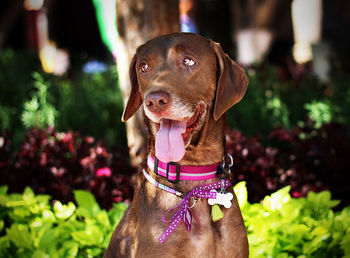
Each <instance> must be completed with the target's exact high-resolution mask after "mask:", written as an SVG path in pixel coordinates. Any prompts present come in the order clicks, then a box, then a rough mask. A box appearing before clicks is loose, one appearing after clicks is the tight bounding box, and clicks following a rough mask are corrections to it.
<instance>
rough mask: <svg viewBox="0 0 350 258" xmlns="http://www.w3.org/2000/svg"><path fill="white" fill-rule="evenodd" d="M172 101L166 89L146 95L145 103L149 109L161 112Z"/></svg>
mask: <svg viewBox="0 0 350 258" xmlns="http://www.w3.org/2000/svg"><path fill="white" fill-rule="evenodd" d="M169 102H170V95H169V93H167V92H164V91H156V92H150V93H148V94H147V95H146V97H145V104H146V107H147V108H148V109H149V111H151V112H153V113H158V114H160V113H161V112H162V111H164V110H165V109H166V108H167V107H168V106H169Z"/></svg>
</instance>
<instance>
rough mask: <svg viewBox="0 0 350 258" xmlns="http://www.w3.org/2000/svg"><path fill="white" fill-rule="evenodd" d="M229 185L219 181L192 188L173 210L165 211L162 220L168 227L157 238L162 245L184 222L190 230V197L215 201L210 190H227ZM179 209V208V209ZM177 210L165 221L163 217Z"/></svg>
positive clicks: (228, 181) (225, 181) (226, 180)
mask: <svg viewBox="0 0 350 258" xmlns="http://www.w3.org/2000/svg"><path fill="white" fill-rule="evenodd" d="M230 185H231V182H230V180H229V179H225V180H221V181H219V182H215V183H211V184H206V185H200V186H197V187H196V188H194V189H193V190H192V191H191V192H189V193H188V194H187V195H186V196H185V198H184V199H183V200H182V201H181V202H180V203H179V204H178V205H177V206H175V207H174V208H171V209H169V210H167V211H166V212H165V213H164V214H163V215H162V220H163V222H165V223H169V225H168V227H167V228H166V229H165V231H164V232H163V234H162V235H161V236H160V237H159V238H158V240H159V241H160V242H161V243H162V244H163V243H164V242H165V241H166V240H167V239H168V238H169V236H170V235H171V233H173V232H174V230H175V228H176V227H177V225H178V224H179V223H180V222H181V221H184V222H185V224H186V225H187V230H188V231H190V230H191V222H192V214H191V211H190V205H189V201H190V198H192V197H197V198H205V199H215V198H216V192H211V191H210V190H215V189H220V188H227V187H229V186H230ZM179 207H180V208H179ZM175 209H178V211H177V212H176V213H175V214H174V216H173V217H172V218H171V219H170V220H168V221H167V220H165V219H164V216H165V215H166V214H167V213H168V212H170V211H172V210H175Z"/></svg>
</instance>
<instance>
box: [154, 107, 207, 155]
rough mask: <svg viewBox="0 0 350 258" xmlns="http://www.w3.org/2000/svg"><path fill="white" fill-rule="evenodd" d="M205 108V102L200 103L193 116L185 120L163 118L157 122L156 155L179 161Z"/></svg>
mask: <svg viewBox="0 0 350 258" xmlns="http://www.w3.org/2000/svg"><path fill="white" fill-rule="evenodd" d="M204 110H205V106H204V104H203V103H200V104H199V105H198V107H197V109H196V111H195V113H194V115H193V116H192V117H190V118H189V119H184V120H181V121H179V120H171V119H165V118H162V119H161V120H160V123H159V124H156V127H157V129H158V132H157V134H156V141H155V151H156V157H157V158H158V159H159V160H161V161H163V162H171V161H173V162H177V161H179V160H181V159H182V158H183V156H184V155H185V147H186V145H187V144H188V143H189V140H190V139H189V138H190V137H189V135H190V134H191V132H193V131H194V130H195V129H196V128H197V127H198V125H199V123H200V120H201V117H202V114H203V112H204Z"/></svg>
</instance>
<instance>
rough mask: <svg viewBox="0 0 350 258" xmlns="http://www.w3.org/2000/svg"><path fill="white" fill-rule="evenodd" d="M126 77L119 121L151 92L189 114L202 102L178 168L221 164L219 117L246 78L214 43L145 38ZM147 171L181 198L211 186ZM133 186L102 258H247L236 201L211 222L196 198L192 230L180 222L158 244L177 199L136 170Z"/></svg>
mask: <svg viewBox="0 0 350 258" xmlns="http://www.w3.org/2000/svg"><path fill="white" fill-rule="evenodd" d="M186 56H191V58H193V59H194V60H195V61H196V66H194V67H193V68H190V69H189V68H188V67H184V66H183V64H182V63H181V62H182V60H183V58H184V57H186ZM179 60H180V61H179ZM143 62H147V64H148V67H149V72H147V74H143V73H141V72H140V69H139V67H140V65H142V63H143ZM130 79H131V83H132V90H131V95H130V99H129V101H128V103H127V106H126V108H125V111H124V114H123V118H122V119H123V120H124V121H126V120H128V119H129V118H130V117H131V116H132V115H133V114H134V113H135V112H136V111H137V109H139V108H140V106H142V103H143V101H144V98H145V96H147V94H149V93H150V92H155V91H162V92H167V93H170V94H171V96H176V97H177V98H179V99H180V100H181V103H183V104H184V105H186V107H188V108H189V109H190V110H193V111H194V110H195V109H196V108H197V103H199V102H202V103H205V113H204V115H203V119H202V120H201V123H200V125H199V126H198V128H197V129H196V130H194V131H193V132H192V133H191V134H190V136H189V143H188V144H187V146H186V152H185V155H184V157H183V158H182V159H181V160H180V161H179V162H178V163H179V164H180V165H192V166H195V165H209V164H213V163H215V162H219V161H220V160H222V158H223V156H224V127H225V122H226V115H225V112H226V111H227V109H229V108H230V107H231V106H233V105H234V104H236V103H237V102H238V101H240V99H241V98H242V97H243V95H244V93H245V90H246V88H247V84H248V79H247V76H246V75H245V73H244V71H243V70H242V69H241V68H240V67H239V66H238V65H237V64H236V63H235V62H233V61H232V60H231V59H230V58H229V57H228V56H227V55H226V54H224V52H223V51H222V49H221V47H220V45H219V44H217V43H215V42H213V41H211V40H207V39H205V38H203V37H201V36H198V35H195V34H188V33H174V34H169V35H165V36H162V37H158V38H156V39H153V40H150V41H148V42H147V43H145V44H144V45H142V46H140V47H139V48H138V49H137V52H136V54H135V56H134V58H133V60H132V62H131V64H130ZM169 105H172V102H171V103H169ZM142 108H144V106H142ZM145 117H146V118H145V123H146V125H147V127H148V129H149V131H150V135H151V137H150V150H149V154H150V155H154V154H155V146H154V145H155V134H156V132H157V126H156V123H155V122H154V121H152V120H151V119H150V118H148V117H147V114H146V116H145ZM148 173H150V174H151V175H152V177H153V178H155V179H156V180H157V181H159V182H161V183H163V184H165V185H167V186H169V187H172V188H174V189H176V190H178V191H181V192H184V193H188V192H189V191H191V190H192V189H193V188H195V187H196V186H198V185H202V184H207V183H211V182H214V181H218V179H211V180H205V181H180V182H178V183H176V184H172V183H170V182H168V181H167V180H166V179H165V178H164V177H161V176H157V175H155V174H154V173H153V172H152V171H151V170H149V169H148ZM134 187H135V194H134V199H133V202H132V204H131V205H130V206H129V208H128V210H127V211H126V212H125V214H124V217H123V219H122V220H121V222H120V223H119V225H118V226H117V228H116V230H115V232H114V234H113V236H112V239H111V242H110V245H109V247H108V249H107V251H106V253H105V257H215V258H217V257H248V241H247V234H246V229H245V227H244V224H243V219H242V215H241V212H240V209H239V206H238V203H237V199H236V197H234V199H233V205H232V207H231V208H229V209H226V208H222V210H223V212H224V218H223V219H221V220H219V221H217V222H213V221H212V220H211V215H210V213H211V208H210V206H209V204H208V203H207V201H206V200H203V199H202V200H200V201H198V202H197V203H196V204H195V206H194V207H193V208H192V210H191V212H192V215H193V221H192V229H191V231H190V232H188V231H187V229H186V226H185V223H180V224H179V225H178V227H177V228H176V229H175V231H174V233H172V234H171V236H170V237H169V239H168V240H167V241H166V242H165V243H164V244H161V243H160V242H159V241H158V237H159V236H160V235H161V234H162V232H163V231H164V230H165V228H166V227H167V224H166V223H163V222H162V220H161V216H162V214H163V213H165V212H166V211H167V210H168V209H170V208H173V207H175V206H176V205H177V204H178V203H179V202H181V199H180V198H179V197H177V196H175V195H173V194H170V193H168V192H165V191H163V190H161V189H159V188H156V187H154V186H153V185H151V184H150V183H149V182H148V181H147V180H146V179H145V178H144V177H143V175H142V173H141V172H140V173H139V174H138V175H137V176H136V184H135V186H134ZM230 192H232V187H230Z"/></svg>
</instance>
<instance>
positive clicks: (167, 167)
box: [157, 162, 180, 184]
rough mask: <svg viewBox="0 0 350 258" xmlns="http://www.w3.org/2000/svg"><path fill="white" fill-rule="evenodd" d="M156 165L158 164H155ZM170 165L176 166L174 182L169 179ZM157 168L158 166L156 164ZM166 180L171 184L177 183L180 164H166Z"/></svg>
mask: <svg viewBox="0 0 350 258" xmlns="http://www.w3.org/2000/svg"><path fill="white" fill-rule="evenodd" d="M157 163H158V162H157ZM170 165H173V166H176V179H175V180H171V179H169V167H170ZM157 167H158V164H157ZM166 179H167V180H168V181H169V182H170V183H173V184H176V183H177V182H179V180H180V164H179V163H176V162H168V163H167V164H166Z"/></svg>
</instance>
